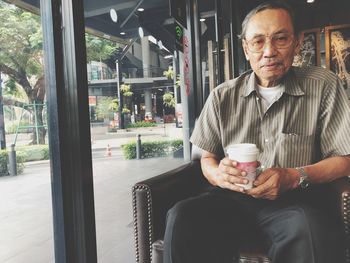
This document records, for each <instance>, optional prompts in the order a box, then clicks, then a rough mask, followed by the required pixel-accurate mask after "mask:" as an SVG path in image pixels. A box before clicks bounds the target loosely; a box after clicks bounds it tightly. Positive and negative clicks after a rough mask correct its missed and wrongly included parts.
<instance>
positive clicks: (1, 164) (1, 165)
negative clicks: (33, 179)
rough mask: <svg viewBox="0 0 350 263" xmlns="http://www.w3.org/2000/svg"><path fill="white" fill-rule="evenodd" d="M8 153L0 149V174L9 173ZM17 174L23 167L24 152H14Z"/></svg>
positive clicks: (21, 171)
mask: <svg viewBox="0 0 350 263" xmlns="http://www.w3.org/2000/svg"><path fill="white" fill-rule="evenodd" d="M8 162H9V155H8V151H7V150H0V176H3V175H9V174H10V172H9V166H8ZM16 162H17V174H21V173H23V169H24V154H23V153H22V152H16Z"/></svg>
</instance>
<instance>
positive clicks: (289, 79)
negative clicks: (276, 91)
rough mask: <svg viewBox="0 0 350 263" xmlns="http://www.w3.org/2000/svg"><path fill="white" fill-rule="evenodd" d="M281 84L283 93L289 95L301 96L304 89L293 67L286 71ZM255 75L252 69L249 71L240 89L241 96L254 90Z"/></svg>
mask: <svg viewBox="0 0 350 263" xmlns="http://www.w3.org/2000/svg"><path fill="white" fill-rule="evenodd" d="M282 85H283V86H284V87H285V88H284V93H287V94H288V95H291V96H302V95H304V94H305V93H304V91H303V90H302V89H301V87H300V85H299V83H298V81H297V78H296V75H295V73H294V70H293V67H292V68H290V70H289V71H288V72H287V74H286V76H285V77H284V79H283V80H282ZM256 87H257V83H256V77H255V73H254V71H252V72H251V73H250V76H249V78H248V79H247V82H246V85H245V86H244V87H243V90H242V97H248V96H249V95H250V94H251V93H252V92H254V91H255V92H256Z"/></svg>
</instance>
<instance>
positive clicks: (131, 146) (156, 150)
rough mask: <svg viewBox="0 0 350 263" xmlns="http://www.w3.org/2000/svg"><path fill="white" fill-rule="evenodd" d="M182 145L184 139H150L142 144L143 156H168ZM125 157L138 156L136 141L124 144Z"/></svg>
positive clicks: (132, 157)
mask: <svg viewBox="0 0 350 263" xmlns="http://www.w3.org/2000/svg"><path fill="white" fill-rule="evenodd" d="M181 147H182V140H172V141H152V142H151V141H149V142H143V143H142V144H141V158H142V159H143V158H152V157H163V156H167V155H169V154H171V153H173V152H175V151H177V150H179V149H180V148H181ZM122 150H123V155H124V158H125V159H127V160H130V159H135V158H136V142H130V143H127V144H124V145H122Z"/></svg>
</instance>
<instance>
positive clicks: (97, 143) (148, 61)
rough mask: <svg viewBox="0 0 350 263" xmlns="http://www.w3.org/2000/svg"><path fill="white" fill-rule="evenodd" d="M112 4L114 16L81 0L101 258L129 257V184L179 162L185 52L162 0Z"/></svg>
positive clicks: (131, 238) (131, 251) (124, 259)
mask: <svg viewBox="0 0 350 263" xmlns="http://www.w3.org/2000/svg"><path fill="white" fill-rule="evenodd" d="M116 7H117V8H115V10H114V11H111V13H113V17H114V20H117V21H116V22H114V20H113V19H112V17H111V16H110V8H111V7H110V6H109V5H103V3H98V4H97V2H94V5H92V4H91V5H89V1H87V4H86V5H85V14H86V17H85V24H86V26H87V29H86V47H87V61H88V64H87V72H88V78H89V108H90V121H91V140H92V156H93V167H94V190H95V208H96V231H97V247H98V259H99V262H135V252H134V234H133V223H132V220H133V218H132V199H131V188H132V186H133V185H134V184H135V183H136V182H138V181H141V180H144V179H146V178H150V177H153V176H156V175H158V174H160V173H163V172H165V171H168V170H170V169H173V168H175V167H178V166H180V165H181V164H183V163H184V162H185V161H184V158H183V147H182V145H183V137H184V136H183V125H184V123H183V111H184V110H185V109H183V108H182V103H181V96H182V95H184V94H181V89H182V88H181V85H183V84H181V80H182V79H183V78H182V77H181V71H180V70H179V69H180V61H179V60H180V59H182V57H183V56H181V52H177V51H175V50H174V44H175V39H174V38H173V39H171V38H169V36H173V35H174V32H173V31H174V30H175V29H174V24H173V23H172V24H168V25H167V24H166V23H165V22H166V19H168V18H169V7H168V1H158V0H157V1H143V3H142V4H141V5H140V6H138V7H136V3H135V2H131V1H130V2H127V3H126V2H124V3H123V4H120V3H119V5H118V1H117V2H116ZM139 8H143V11H142V9H139ZM138 9H139V10H138ZM115 14H116V17H117V19H115ZM138 140H139V141H138ZM138 142H139V144H140V152H139V154H140V155H139V156H138V153H137V143H138ZM137 157H139V158H140V159H137Z"/></svg>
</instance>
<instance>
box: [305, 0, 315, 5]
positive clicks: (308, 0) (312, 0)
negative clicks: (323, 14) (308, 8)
mask: <svg viewBox="0 0 350 263" xmlns="http://www.w3.org/2000/svg"><path fill="white" fill-rule="evenodd" d="M306 2H307V3H309V4H310V3H313V2H315V0H306Z"/></svg>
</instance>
